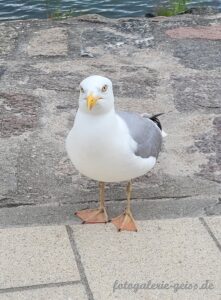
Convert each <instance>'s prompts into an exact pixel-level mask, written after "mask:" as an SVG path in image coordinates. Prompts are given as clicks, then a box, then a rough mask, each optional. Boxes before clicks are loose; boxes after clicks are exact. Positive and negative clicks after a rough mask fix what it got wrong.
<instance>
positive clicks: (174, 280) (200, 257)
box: [0, 217, 221, 300]
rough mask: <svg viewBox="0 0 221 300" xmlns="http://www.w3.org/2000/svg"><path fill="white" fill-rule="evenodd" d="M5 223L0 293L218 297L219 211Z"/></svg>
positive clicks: (62, 299) (7, 297)
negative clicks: (120, 228) (119, 228)
mask: <svg viewBox="0 0 221 300" xmlns="http://www.w3.org/2000/svg"><path fill="white" fill-rule="evenodd" d="M138 227H139V231H138V232H137V233H130V232H121V233H119V232H116V229H115V227H114V226H113V225H112V224H107V225H105V224H97V225H91V224H90V225H81V224H80V225H79V224H74V225H66V226H58V225H57V226H56V225H54V226H34V227H33V226H30V227H18V228H5V229H1V230H0V240H1V244H0V270H1V272H0V299H1V300H24V299H25V300H26V299H27V300H28V299H36V300H45V299H47V300H83V299H90V300H93V299H95V300H103V299H121V300H123V299H148V300H153V299H156V300H161V299H165V300H168V299H173V300H176V299H177V300H187V299H191V300H201V299H204V300H207V299H208V300H216V299H217V300H220V299H221V276H220V274H221V264H220V255H221V218H220V217H207V218H200V219H199V218H180V219H167V220H149V221H139V222H138Z"/></svg>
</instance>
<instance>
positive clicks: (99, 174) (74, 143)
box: [66, 111, 156, 182]
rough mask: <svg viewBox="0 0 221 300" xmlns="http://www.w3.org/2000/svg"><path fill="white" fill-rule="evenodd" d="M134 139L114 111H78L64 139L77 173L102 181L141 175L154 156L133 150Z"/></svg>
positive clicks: (128, 178)
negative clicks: (87, 112)
mask: <svg viewBox="0 0 221 300" xmlns="http://www.w3.org/2000/svg"><path fill="white" fill-rule="evenodd" d="M136 147H137V145H136V142H135V141H134V140H133V139H132V138H131V136H130V134H129V131H128V128H127V126H126V124H125V123H124V121H123V120H122V119H121V118H120V117H119V116H118V115H116V114H115V112H114V111H111V112H109V113H108V114H105V115H92V114H91V115H89V114H85V113H82V112H81V111H78V112H77V115H76V118H75V123H74V126H73V128H72V129H71V131H70V133H69V134H68V137H67V139H66V149H67V152H68V155H69V157H70V159H71V161H72V162H73V164H74V166H75V167H76V169H77V170H79V172H80V173H82V174H83V175H86V176H88V177H90V178H92V179H95V180H98V181H104V182H118V181H124V180H130V179H132V178H135V177H138V176H141V175H144V174H145V173H146V172H147V171H149V170H150V169H151V168H152V167H153V166H154V164H155V162H156V159H155V158H154V157H150V158H148V159H143V158H141V157H138V156H136V155H135V154H134V152H135V150H136Z"/></svg>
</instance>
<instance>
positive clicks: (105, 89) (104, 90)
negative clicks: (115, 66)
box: [101, 84, 108, 93]
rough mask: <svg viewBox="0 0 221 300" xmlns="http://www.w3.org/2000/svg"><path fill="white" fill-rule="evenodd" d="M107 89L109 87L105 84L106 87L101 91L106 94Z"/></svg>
mask: <svg viewBox="0 0 221 300" xmlns="http://www.w3.org/2000/svg"><path fill="white" fill-rule="evenodd" d="M107 88H108V86H107V84H105V85H104V86H103V87H102V89H101V91H102V92H103V93H104V92H106V91H107Z"/></svg>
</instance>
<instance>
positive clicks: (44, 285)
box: [0, 280, 82, 294]
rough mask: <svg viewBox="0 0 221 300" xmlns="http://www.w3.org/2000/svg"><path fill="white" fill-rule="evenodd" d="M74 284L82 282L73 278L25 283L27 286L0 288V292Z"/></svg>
mask: <svg viewBox="0 0 221 300" xmlns="http://www.w3.org/2000/svg"><path fill="white" fill-rule="evenodd" d="M75 284H82V283H81V281H80V280H75V281H64V282H52V283H42V284H35V285H27V286H17V287H10V288H5V289H4V288H3V289H0V294H5V293H15V292H22V291H29V290H37V289H42V288H48V287H49V288H50V287H61V286H67V285H75Z"/></svg>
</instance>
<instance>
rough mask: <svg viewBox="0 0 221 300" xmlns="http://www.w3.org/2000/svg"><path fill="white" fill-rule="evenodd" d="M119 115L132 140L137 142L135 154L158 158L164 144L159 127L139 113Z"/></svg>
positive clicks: (121, 113)
mask: <svg viewBox="0 0 221 300" xmlns="http://www.w3.org/2000/svg"><path fill="white" fill-rule="evenodd" d="M117 114H118V115H119V116H120V117H121V118H122V119H123V120H124V121H125V123H126V124H127V127H128V129H129V132H130V134H131V136H132V138H133V139H134V140H135V141H136V142H137V150H136V152H135V154H136V155H137V156H141V157H142V158H148V157H149V156H153V157H155V158H157V157H158V155H159V152H160V149H161V144H162V134H161V130H160V129H159V128H158V127H157V125H156V124H155V123H154V122H153V121H151V120H150V119H149V118H144V117H142V116H140V115H139V114H138V113H133V112H118V113H117Z"/></svg>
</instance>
